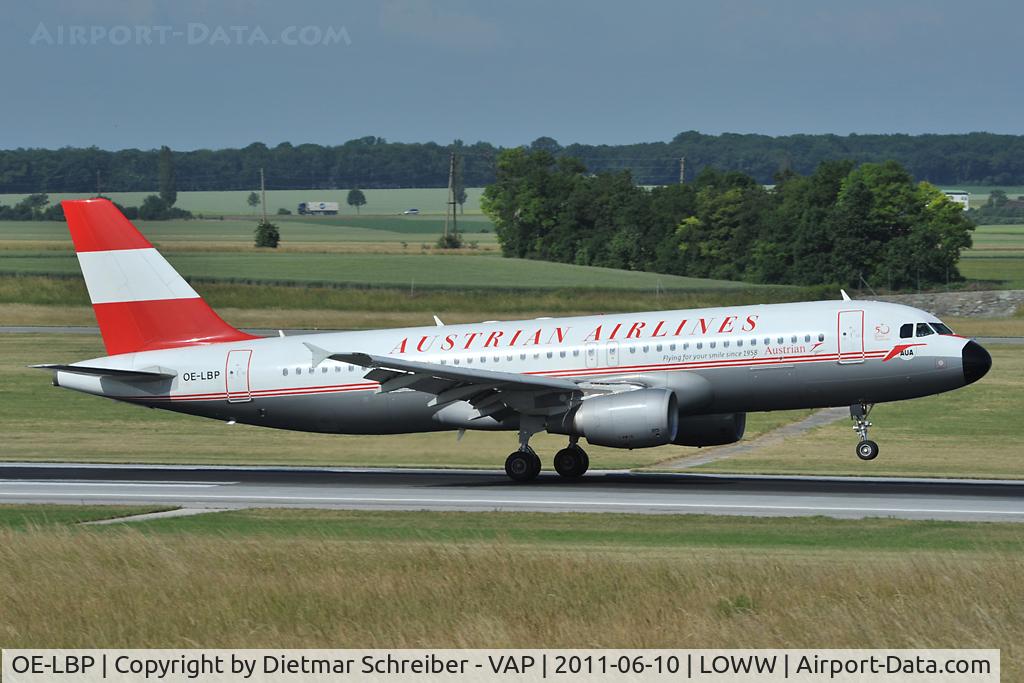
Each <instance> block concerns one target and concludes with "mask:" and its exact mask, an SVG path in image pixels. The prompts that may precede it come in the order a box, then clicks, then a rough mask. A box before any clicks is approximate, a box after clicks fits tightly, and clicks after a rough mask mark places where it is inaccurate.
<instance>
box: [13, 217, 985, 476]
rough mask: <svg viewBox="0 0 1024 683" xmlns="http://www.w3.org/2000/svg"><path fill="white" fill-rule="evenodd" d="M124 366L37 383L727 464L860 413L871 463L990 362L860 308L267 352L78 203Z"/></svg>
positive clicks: (695, 315)
mask: <svg viewBox="0 0 1024 683" xmlns="http://www.w3.org/2000/svg"><path fill="white" fill-rule="evenodd" d="M62 204H63V208H64V215H65V217H66V219H67V223H68V228H69V230H70V232H71V237H72V241H73V242H74V246H75V251H76V253H77V257H78V261H79V264H80V266H81V270H82V274H83V276H84V278H85V282H86V286H87V288H88V291H89V297H90V300H91V302H92V306H93V310H94V312H95V314H96V320H97V323H98V324H99V329H100V333H101V335H102V337H103V343H104V346H105V347H106V351H107V355H106V356H104V357H100V358H93V359H90V360H85V361H81V362H75V363H70V364H45V365H36V366H33V367H38V368H43V369H46V370H49V371H51V372H52V373H53V384H54V385H55V386H59V387H64V388H66V389H72V390H76V391H80V392H85V393H88V394H95V395H97V396H103V397H107V398H111V399H115V400H118V401H124V402H127V403H133V404H136V405H142V406H148V407H151V408H161V409H164V410H172V411H176V412H180V413H187V414H190V415H199V416H202V417H207V418H213V419H217V420H224V421H226V422H228V423H244V424H250V425H259V426H263V427H272V428H278V429H290V430H300V431H309V432H322V433H333V434H399V433H412V432H432V431H442V430H450V431H458V432H459V437H460V438H461V435H462V433H464V430H505V431H511V432H517V434H518V448H517V449H516V450H515V451H514V452H512V453H511V454H510V455H509V456H508V457H507V458H506V461H505V472H506V474H507V475H508V476H509V477H510V478H511V479H512V480H514V481H516V482H525V481H530V480H532V479H534V478H536V477H537V475H538V474H539V473H540V471H541V469H542V463H541V459H540V457H539V456H538V455H537V454H536V453H535V452H534V450H533V449H532V448H531V447H530V438H531V437H532V436H533V435H534V434H536V433H538V432H543V431H547V432H549V433H555V434H560V435H564V436H566V437H567V445H566V447H565V448H563V449H561V450H559V451H558V452H557V453H556V454H555V456H554V459H553V466H554V469H555V471H556V472H557V473H558V474H559V475H561V476H562V477H564V478H566V479H569V480H573V479H577V478H579V477H580V476H582V475H583V474H584V473H585V472H586V471H587V469H588V468H589V465H590V459H589V456H588V455H587V453H586V451H585V450H584V449H583V447H582V446H581V445H580V439H581V438H582V439H586V441H587V443H589V444H593V445H601V446H610V447H613V448H648V447H654V446H662V445H668V444H675V445H680V446H697V447H703V446H716V445H722V444H728V443H733V442H735V441H738V440H740V439H741V438H742V437H743V433H744V429H745V425H746V415H747V413H749V412H756V411H772V410H787V409H795V408H825V407H833V406H849V408H850V417H851V419H852V420H853V429H854V430H855V432H856V433H857V436H858V442H857V445H856V454H857V456H858V457H859V458H860V459H862V460H865V461H867V460H872V459H874V458H875V457H876V456H877V455H878V451H879V449H878V445H877V444H876V443H875V442H874V441H871V440H870V439H869V438H868V429H869V428H870V427H871V426H872V424H871V422H869V421H868V416H869V413H870V411H871V409H872V407H873V406H874V405H875V404H878V403H884V402H890V401H901V400H905V399H912V398H917V397H921V396H928V395H931V394H937V393H940V392H945V391H950V390H952V389H957V388H959V387H963V386H966V385H968V384H971V383H973V382H976V381H978V380H979V379H981V378H982V377H983V376H984V375H985V374H986V373H987V372H988V371H989V369H990V368H991V366H992V358H991V356H990V355H989V353H988V352H987V351H986V350H985V349H984V348H983V347H982V346H981V345H980V344H978V343H977V342H976V341H973V340H970V339H965V338H964V337H961V336H958V335H956V334H954V333H953V332H952V330H950V329H949V328H948V327H947V326H946V325H944V324H943V323H942V322H941V321H940V320H938V318H936V317H935V316H933V315H931V314H930V313H927V312H925V311H922V310H918V309H915V308H911V307H908V306H903V305H898V304H892V303H884V302H875V301H861V300H851V299H850V297H849V296H847V295H846V293H845V292H842V299H841V300H835V301H811V302H803V303H786V304H771V305H756V306H727V307H720V308H704V309H696V310H673V311H652V312H647V313H623V314H607V315H593V316H581V317H565V318H537V319H534V320H516V321H506V322H501V321H487V322H481V323H477V324H462V325H444V324H443V323H442V322H441V320H440V319H438V318H437V317H436V316H435V318H434V320H435V325H434V326H433V327H411V328H402V329H385V330H370V331H355V332H334V333H316V334H300V335H293V336H285V335H284V333H283V332H281V333H279V336H277V337H258V336H254V335H251V334H247V333H245V332H242V331H241V330H238V329H236V328H234V327H232V326H231V325H229V324H228V323H226V322H225V321H224V320H223V319H221V318H220V317H219V316H218V315H217V314H216V313H215V312H214V311H213V309H212V308H210V307H209V306H208V305H207V304H206V302H205V301H203V299H202V298H201V297H200V296H199V294H197V293H196V291H195V290H194V289H193V288H192V287H191V286H190V285H189V284H188V282H186V281H185V280H184V279H183V278H182V277H181V276H180V275H179V274H178V273H177V272H176V271H175V270H174V268H173V267H172V266H171V265H170V264H169V263H168V262H167V261H166V260H164V258H163V256H161V255H160V253H159V252H158V251H157V250H156V249H155V248H154V247H153V245H152V244H150V242H149V241H148V240H147V239H146V238H145V237H144V236H143V235H142V234H141V233H140V232H139V231H138V230H137V229H136V228H135V227H134V226H133V225H132V224H131V223H130V222H129V221H128V220H127V219H126V218H125V217H124V216H123V215H122V214H121V213H120V212H119V211H118V210H117V208H116V207H115V206H114V205H113V204H111V203H110V202H109V201H108V200H106V199H86V200H73V201H64V202H62Z"/></svg>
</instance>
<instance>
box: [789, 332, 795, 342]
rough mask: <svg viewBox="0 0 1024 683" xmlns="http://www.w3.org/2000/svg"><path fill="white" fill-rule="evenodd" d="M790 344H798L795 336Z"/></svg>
mask: <svg viewBox="0 0 1024 683" xmlns="http://www.w3.org/2000/svg"><path fill="white" fill-rule="evenodd" d="M789 343H790V344H796V335H795V334H794V335H793V337H792V339H790V340H789Z"/></svg>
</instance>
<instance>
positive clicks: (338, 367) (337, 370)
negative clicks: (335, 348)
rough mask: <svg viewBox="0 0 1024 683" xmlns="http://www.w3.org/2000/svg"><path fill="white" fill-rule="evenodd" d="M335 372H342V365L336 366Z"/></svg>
mask: <svg viewBox="0 0 1024 683" xmlns="http://www.w3.org/2000/svg"><path fill="white" fill-rule="evenodd" d="M334 372H336V373H338V372H341V366H340V365H335V366H334Z"/></svg>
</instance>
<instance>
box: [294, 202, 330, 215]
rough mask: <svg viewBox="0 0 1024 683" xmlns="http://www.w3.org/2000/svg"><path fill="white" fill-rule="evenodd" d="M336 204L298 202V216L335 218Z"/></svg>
mask: <svg viewBox="0 0 1024 683" xmlns="http://www.w3.org/2000/svg"><path fill="white" fill-rule="evenodd" d="M337 214H338V202H299V215H300V216H336V215H337Z"/></svg>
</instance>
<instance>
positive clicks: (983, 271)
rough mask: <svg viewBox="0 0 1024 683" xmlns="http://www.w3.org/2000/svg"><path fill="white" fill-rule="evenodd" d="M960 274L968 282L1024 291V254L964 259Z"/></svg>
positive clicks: (961, 262)
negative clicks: (988, 283)
mask: <svg viewBox="0 0 1024 683" xmlns="http://www.w3.org/2000/svg"><path fill="white" fill-rule="evenodd" d="M960 273H961V275H963V276H964V277H966V278H967V279H968V280H983V281H986V282H991V283H994V284H995V285H996V287H997V288H1001V289H1024V253H1022V254H1021V255H1020V256H1016V257H1014V256H998V257H995V256H993V257H984V258H964V259H961V260H960Z"/></svg>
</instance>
